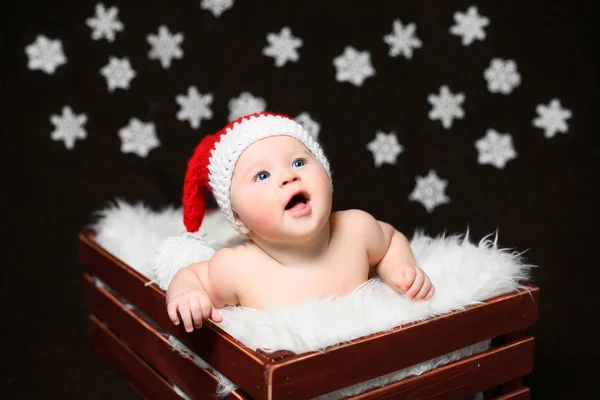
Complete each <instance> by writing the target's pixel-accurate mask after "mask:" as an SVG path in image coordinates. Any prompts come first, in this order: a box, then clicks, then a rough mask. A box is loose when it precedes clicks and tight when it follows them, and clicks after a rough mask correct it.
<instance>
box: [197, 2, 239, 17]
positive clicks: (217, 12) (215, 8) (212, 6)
mask: <svg viewBox="0 0 600 400" xmlns="http://www.w3.org/2000/svg"><path fill="white" fill-rule="evenodd" d="M231 7H233V0H202V2H201V3H200V8H201V9H203V10H209V11H210V12H211V13H212V14H213V15H214V16H215V17H216V18H219V17H220V16H221V14H223V13H224V12H225V11H227V10H229V9H230V8H231Z"/></svg>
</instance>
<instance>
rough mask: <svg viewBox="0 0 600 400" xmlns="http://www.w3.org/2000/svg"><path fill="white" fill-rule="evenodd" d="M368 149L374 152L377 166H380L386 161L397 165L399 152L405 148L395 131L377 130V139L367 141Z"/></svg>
mask: <svg viewBox="0 0 600 400" xmlns="http://www.w3.org/2000/svg"><path fill="white" fill-rule="evenodd" d="M367 150H369V151H370V152H371V153H372V154H373V160H374V163H375V167H377V168H379V167H381V165H383V164H384V163H387V164H392V165H395V164H396V159H397V158H398V154H400V153H402V151H404V148H403V147H402V146H401V145H400V144H399V143H398V137H396V133H395V132H390V133H385V132H381V131H377V132H375V139H373V140H371V141H370V142H369V143H367Z"/></svg>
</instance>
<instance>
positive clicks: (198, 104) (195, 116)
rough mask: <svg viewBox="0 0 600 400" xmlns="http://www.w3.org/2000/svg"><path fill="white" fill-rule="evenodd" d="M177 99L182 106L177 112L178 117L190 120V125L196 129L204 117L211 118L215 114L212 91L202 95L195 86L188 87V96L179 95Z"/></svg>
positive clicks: (181, 119)
mask: <svg viewBox="0 0 600 400" xmlns="http://www.w3.org/2000/svg"><path fill="white" fill-rule="evenodd" d="M175 101H177V103H178V104H179V105H180V106H181V108H180V110H179V112H178V113H177V119H178V120H180V121H185V120H186V119H187V120H188V121H189V122H190V126H191V127H192V128H194V129H198V128H200V122H202V119H211V118H212V116H213V113H212V110H211V109H210V105H211V104H212V101H213V95H212V93H208V94H205V95H202V93H198V89H197V88H196V87H195V86H190V87H189V88H188V93H187V96H184V95H179V96H176V97H175Z"/></svg>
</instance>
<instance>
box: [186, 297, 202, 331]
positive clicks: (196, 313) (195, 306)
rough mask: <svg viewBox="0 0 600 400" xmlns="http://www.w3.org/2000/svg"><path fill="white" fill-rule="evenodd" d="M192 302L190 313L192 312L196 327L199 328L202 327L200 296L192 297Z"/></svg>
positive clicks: (190, 300)
mask: <svg viewBox="0 0 600 400" xmlns="http://www.w3.org/2000/svg"><path fill="white" fill-rule="evenodd" d="M189 302H190V313H191V314H192V322H193V323H194V327H195V328H196V329H199V328H201V327H202V303H201V302H200V299H199V298H198V297H192V298H190V299H189Z"/></svg>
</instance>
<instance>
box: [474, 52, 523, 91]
mask: <svg viewBox="0 0 600 400" xmlns="http://www.w3.org/2000/svg"><path fill="white" fill-rule="evenodd" d="M483 76H484V78H485V79H486V80H487V87H488V90H489V91H490V92H492V93H498V92H500V93H502V94H509V93H511V92H512V91H513V89H514V88H516V87H517V86H519V85H520V84H521V75H520V74H519V71H517V64H516V63H515V62H514V61H513V60H503V59H501V58H493V59H492V61H491V62H490V65H489V67H488V68H487V69H486V70H485V71H484V73H483Z"/></svg>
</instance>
